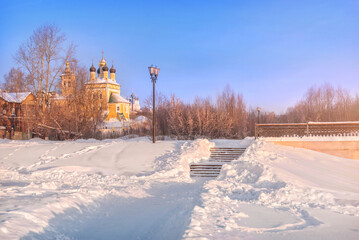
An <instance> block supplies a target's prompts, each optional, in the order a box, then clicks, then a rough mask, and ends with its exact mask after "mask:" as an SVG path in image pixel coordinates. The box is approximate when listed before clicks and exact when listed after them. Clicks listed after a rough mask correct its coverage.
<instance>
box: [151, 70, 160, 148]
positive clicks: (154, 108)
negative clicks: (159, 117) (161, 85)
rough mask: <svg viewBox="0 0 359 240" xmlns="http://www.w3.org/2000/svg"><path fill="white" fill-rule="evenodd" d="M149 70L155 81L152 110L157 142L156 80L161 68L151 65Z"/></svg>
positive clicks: (154, 137) (154, 135)
mask: <svg viewBox="0 0 359 240" xmlns="http://www.w3.org/2000/svg"><path fill="white" fill-rule="evenodd" d="M148 70H149V71H150V75H151V80H152V83H153V109H152V112H153V120H152V122H153V143H155V142H156V131H155V128H156V119H155V117H156V105H155V84H156V81H157V76H158V73H159V71H160V69H159V68H157V66H156V67H154V66H153V65H151V66H150V67H148Z"/></svg>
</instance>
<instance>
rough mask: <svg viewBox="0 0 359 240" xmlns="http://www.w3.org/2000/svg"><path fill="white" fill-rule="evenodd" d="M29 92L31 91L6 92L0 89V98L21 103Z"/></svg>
mask: <svg viewBox="0 0 359 240" xmlns="http://www.w3.org/2000/svg"><path fill="white" fill-rule="evenodd" d="M30 94H31V92H18V93H8V92H2V91H0V98H2V99H4V100H5V101H7V102H11V103H22V102H23V101H25V100H26V98H27V97H28V96H29V95H30Z"/></svg>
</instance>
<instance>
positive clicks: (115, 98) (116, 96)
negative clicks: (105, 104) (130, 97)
mask: <svg viewBox="0 0 359 240" xmlns="http://www.w3.org/2000/svg"><path fill="white" fill-rule="evenodd" d="M109 102H110V103H130V102H129V101H127V100H126V99H124V98H123V97H121V95H120V94H118V93H111V96H110V101H109Z"/></svg>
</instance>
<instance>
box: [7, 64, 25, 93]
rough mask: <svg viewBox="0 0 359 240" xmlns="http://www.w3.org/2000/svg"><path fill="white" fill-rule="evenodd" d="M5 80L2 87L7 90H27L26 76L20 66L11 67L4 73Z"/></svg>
mask: <svg viewBox="0 0 359 240" xmlns="http://www.w3.org/2000/svg"><path fill="white" fill-rule="evenodd" d="M4 79H5V82H4V83H3V85H2V89H3V90H5V91H7V92H25V91H28V89H27V85H28V78H27V77H26V76H25V74H24V73H23V72H22V71H21V69H20V68H11V69H10V71H9V73H8V74H5V75H4Z"/></svg>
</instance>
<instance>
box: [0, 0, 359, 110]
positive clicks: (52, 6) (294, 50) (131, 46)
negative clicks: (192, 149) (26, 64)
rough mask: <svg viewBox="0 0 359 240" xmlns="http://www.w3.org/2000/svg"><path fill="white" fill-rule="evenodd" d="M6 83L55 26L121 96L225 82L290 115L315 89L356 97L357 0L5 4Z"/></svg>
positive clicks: (196, 90) (203, 92)
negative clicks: (34, 38) (36, 35)
mask: <svg viewBox="0 0 359 240" xmlns="http://www.w3.org/2000/svg"><path fill="white" fill-rule="evenodd" d="M0 10H1V15H0V53H1V56H0V81H3V75H4V74H6V73H8V71H9V70H10V68H11V67H12V66H16V64H15V62H14V60H13V56H14V55H15V53H16V51H17V49H18V47H19V45H20V44H21V43H22V42H24V41H25V40H26V39H27V38H28V37H29V36H30V35H31V34H32V32H33V30H34V29H36V28H37V27H39V26H41V25H43V24H48V23H55V24H57V25H58V26H59V27H60V28H61V29H62V31H63V32H64V33H65V34H66V36H67V39H68V42H73V43H74V44H76V45H77V52H76V57H77V58H78V59H79V60H80V64H82V65H85V66H87V67H88V68H89V67H90V66H91V62H92V59H94V63H95V64H98V61H99V60H100V59H101V51H102V49H103V50H104V52H105V54H104V57H105V58H106V60H107V61H108V62H109V63H111V62H112V60H113V61H114V63H115V67H116V68H117V75H116V78H117V81H118V82H119V83H120V84H121V94H122V95H123V96H127V95H130V94H131V91H132V89H133V91H134V93H135V94H137V95H138V96H139V97H140V98H141V99H142V100H143V99H144V98H146V97H148V96H149V95H150V94H151V91H152V88H151V87H152V85H151V81H150V79H149V74H148V70H147V67H148V66H149V65H151V64H155V65H157V66H158V67H160V68H161V70H160V74H159V77H158V81H157V85H156V87H157V90H158V91H160V92H162V93H164V94H166V95H169V94H171V93H174V94H176V95H177V96H179V97H180V98H181V99H183V100H184V101H185V102H190V101H192V100H193V99H194V98H195V96H200V97H207V96H212V97H215V96H216V93H218V92H220V91H222V90H223V88H224V87H225V86H226V85H227V84H229V85H230V86H231V87H232V88H233V89H234V90H235V91H237V92H240V93H242V94H243V97H244V99H245V100H246V102H247V105H248V106H253V107H257V106H261V107H262V109H263V110H266V111H276V112H277V113H280V112H283V111H285V109H286V108H287V107H288V106H291V105H293V104H294V103H295V102H296V101H297V100H299V99H300V98H301V97H302V96H303V94H304V93H305V92H306V90H307V89H308V88H309V87H311V86H313V85H317V86H318V85H321V84H323V83H331V84H333V85H334V86H342V87H343V88H346V89H349V90H351V91H352V92H353V93H359V91H358V90H359V27H358V25H359V0H342V1H340V0H338V1H331V0H300V1H296V0H290V1H289V0H273V1H268V0H263V1H260V0H243V1H241V0H238V1H211V0H206V1H205V0H203V1H201V0H198V1H187V0H184V1H157V0H153V1H137V0H134V1H90V0H88V1H45V0H39V1H36V0H34V1H19V0H12V1H5V0H0Z"/></svg>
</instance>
